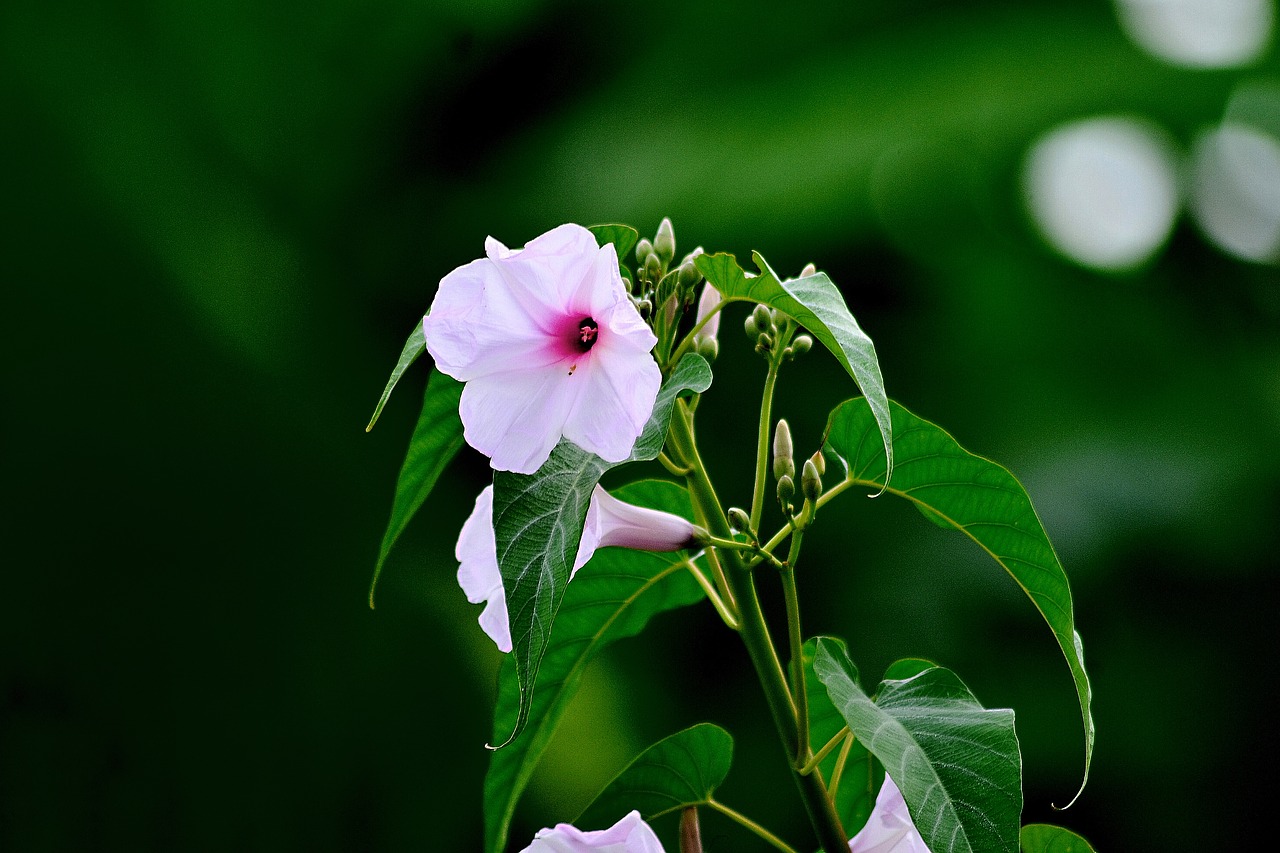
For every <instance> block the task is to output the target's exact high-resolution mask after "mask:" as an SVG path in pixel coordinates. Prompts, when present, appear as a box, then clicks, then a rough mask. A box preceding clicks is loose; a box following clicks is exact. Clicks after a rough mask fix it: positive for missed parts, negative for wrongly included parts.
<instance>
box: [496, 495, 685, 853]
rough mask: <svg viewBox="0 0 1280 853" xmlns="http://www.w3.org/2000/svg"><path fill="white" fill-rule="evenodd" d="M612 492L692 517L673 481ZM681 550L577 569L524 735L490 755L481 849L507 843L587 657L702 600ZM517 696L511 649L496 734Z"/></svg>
mask: <svg viewBox="0 0 1280 853" xmlns="http://www.w3.org/2000/svg"><path fill="white" fill-rule="evenodd" d="M613 494H614V495H615V496H616V497H618V498H619V499H621V500H625V501H627V502H628V503H633V504H636V505H638V506H647V507H652V508H655V509H662V510H665V511H666V512H673V513H676V514H677V515H682V516H684V517H685V518H690V519H691V518H693V509H692V507H691V505H690V502H689V495H688V493H687V492H686V491H685V490H684V489H683V488H681V487H679V486H677V485H675V484H674V483H669V482H665V481H661V480H645V481H642V482H639V483H633V484H631V485H629V486H625V487H623V488H622V489H619V490H618V491H616V492H614V493H613ZM686 557H687V555H686V554H684V553H683V552H677V553H674V554H654V553H649V552H647V551H629V550H626V549H623V548H603V549H601V550H600V551H597V552H596V555H595V557H593V558H592V560H591V562H589V563H587V565H586V566H584V567H583V568H582V569H580V570H579V571H578V573H577V574H576V575H575V576H574V578H573V583H571V584H569V587H568V589H566V590H565V594H564V602H563V604H562V605H561V608H560V613H559V615H558V617H557V619H556V629H555V632H554V633H553V634H552V636H551V642H550V643H549V644H548V646H547V651H546V656H545V657H544V658H543V659H542V666H541V667H540V668H539V670H538V679H537V682H536V683H535V684H534V685H533V693H532V696H533V698H532V706H531V708H530V709H529V720H530V722H529V727H528V728H527V729H526V730H525V732H524V736H523V737H521V738H519V739H518V740H516V741H515V742H514V743H511V744H510V745H508V746H507V747H505V748H504V749H500V750H497V751H496V752H493V753H491V754H490V757H489V772H488V773H487V774H486V776H485V780H484V828H485V849H486V850H488V851H490V853H501V851H502V850H503V849H504V848H505V847H506V843H507V833H508V830H509V828H510V824H511V815H512V813H513V812H514V810H515V806H516V802H517V801H518V800H519V799H520V795H521V794H522V793H523V792H524V789H525V787H526V786H527V785H528V783H529V777H530V776H531V775H532V774H533V770H534V768H535V767H536V766H537V763H538V760H539V759H540V758H541V757H542V753H543V752H544V751H545V750H546V748H547V744H548V743H549V742H550V741H551V737H552V735H553V734H554V733H555V730H556V727H557V726H558V725H559V723H560V718H561V716H562V715H563V713H564V710H565V708H566V707H568V705H569V701H570V700H571V699H572V698H573V696H574V695H575V694H576V693H577V691H578V686H579V684H580V682H581V680H582V674H583V672H584V671H585V670H586V667H587V664H588V663H590V661H591V660H592V659H593V658H594V657H595V656H596V654H597V653H598V652H599V651H600V650H601V649H603V648H605V647H606V646H608V645H609V644H611V643H613V642H615V641H617V640H620V639H622V638H624V637H631V636H635V635H636V634H639V633H640V632H641V631H642V630H644V627H645V626H646V625H647V624H648V623H649V620H650V619H651V618H653V617H654V616H655V615H656V614H658V613H662V612H664V611H667V610H672V609H675V608H677V607H684V606H686V605H689V604H693V603H695V602H697V601H699V600H701V599H702V597H703V593H702V588H701V587H700V586H698V583H697V581H695V580H694V579H693V576H692V575H691V574H690V573H689V572H687V571H685V570H684V569H685V560H686ZM520 696H521V690H520V683H519V679H518V678H517V676H516V667H515V660H514V659H512V658H511V657H510V656H508V658H507V659H506V660H504V661H503V663H502V670H501V672H500V673H499V676H498V701H497V707H496V708H495V709H494V715H493V716H494V719H493V733H494V740H495V741H496V740H497V739H499V738H502V737H505V736H506V735H507V733H508V732H510V731H512V730H514V729H515V726H516V720H517V719H518V718H519V717H520V715H521V708H520Z"/></svg>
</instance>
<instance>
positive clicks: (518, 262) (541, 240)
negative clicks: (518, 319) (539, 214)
mask: <svg viewBox="0 0 1280 853" xmlns="http://www.w3.org/2000/svg"><path fill="white" fill-rule="evenodd" d="M599 253H600V248H599V247H598V246H597V245H596V238H595V237H594V236H593V235H592V234H591V232H590V231H588V230H587V229H585V228H583V227H582V226H581V225H573V224H571V223H570V224H565V225H561V226H559V227H558V228H553V229H551V230H550V231H548V232H547V233H545V234H542V235H540V236H538V237H535V238H534V239H532V240H530V241H529V242H528V243H527V244H525V247H524V248H523V249H520V250H519V251H516V252H511V253H510V254H509V255H507V257H505V258H504V259H503V260H501V261H500V262H499V263H500V265H501V266H502V268H503V271H504V273H505V274H507V276H508V278H509V280H511V279H513V280H516V281H519V282H521V283H522V284H523V286H524V288H525V291H526V292H527V294H528V296H529V297H531V298H533V299H535V300H537V301H538V302H540V303H541V304H542V305H543V306H544V307H545V308H546V309H547V310H550V311H554V312H563V311H564V310H565V309H566V308H568V307H570V306H571V305H572V303H573V297H574V294H576V293H577V292H578V290H579V288H580V287H581V285H582V282H583V281H584V280H585V279H587V278H588V277H589V276H590V275H591V274H592V272H593V270H594V264H595V260H596V256H597V255H598V254H599ZM614 274H615V275H619V273H618V272H617V256H616V255H615V259H614ZM619 283H621V277H620V275H619Z"/></svg>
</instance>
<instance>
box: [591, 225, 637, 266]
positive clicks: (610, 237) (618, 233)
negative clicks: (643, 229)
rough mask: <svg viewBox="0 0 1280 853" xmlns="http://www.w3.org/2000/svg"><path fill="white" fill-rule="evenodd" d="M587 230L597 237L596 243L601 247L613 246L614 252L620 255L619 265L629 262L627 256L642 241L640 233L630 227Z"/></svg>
mask: <svg viewBox="0 0 1280 853" xmlns="http://www.w3.org/2000/svg"><path fill="white" fill-rule="evenodd" d="M587 230H588V231H590V232H591V233H592V235H593V236H595V238H596V243H598V244H600V245H601V246H605V245H607V244H609V243H612V244H613V248H614V251H616V252H617V253H618V263H619V264H625V263H626V262H627V260H626V259H627V255H629V254H630V253H631V250H632V249H634V248H635V245H636V242H637V241H638V240H639V239H640V233H639V232H638V231H636V229H634V228H632V227H631V226H630V225H592V226H590V227H588V228H587Z"/></svg>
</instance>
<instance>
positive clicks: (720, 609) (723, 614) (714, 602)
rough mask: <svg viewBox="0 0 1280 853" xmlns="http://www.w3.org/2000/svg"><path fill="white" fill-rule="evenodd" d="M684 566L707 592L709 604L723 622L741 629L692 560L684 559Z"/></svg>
mask: <svg viewBox="0 0 1280 853" xmlns="http://www.w3.org/2000/svg"><path fill="white" fill-rule="evenodd" d="M684 567H685V568H686V569H688V570H689V573H690V574H691V575H693V579H694V580H696V581H697V582H698V586H700V587H702V591H703V592H705V593H706V594H707V598H708V599H709V600H710V601H711V606H712V607H714V608H715V609H716V613H719V614H720V618H721V619H723V620H724V624H726V625H728V626H729V628H730V629H732V630H734V631H740V630H742V624H741V623H740V622H739V621H738V617H737V616H735V615H734V614H733V613H732V612H731V611H730V610H729V608H728V607H727V606H726V605H725V603H724V600H723V599H721V598H720V593H719V591H718V590H716V587H715V584H713V583H712V582H711V581H710V579H708V578H707V576H706V575H704V574H703V573H702V570H701V569H699V568H698V567H697V566H695V565H694V564H693V561H692V560H685V561H684Z"/></svg>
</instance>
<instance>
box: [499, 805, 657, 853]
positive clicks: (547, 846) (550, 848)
mask: <svg viewBox="0 0 1280 853" xmlns="http://www.w3.org/2000/svg"><path fill="white" fill-rule="evenodd" d="M590 851H599V853H664V851H663V849H662V842H660V841H658V836H657V835H655V834H654V832H653V830H652V829H651V828H650V827H649V824H647V823H645V822H644V821H643V820H641V818H640V812H637V811H633V812H631V813H630V814H629V815H627V816H626V817H624V818H623V819H622V820H620V821H618V822H617V823H615V824H614V825H613V826H611V827H609V828H608V829H598V830H595V831H594V832H583V831H582V830H580V829H577V828H575V827H572V826H570V825H569V824H567V823H558V824H556V825H555V827H553V828H551V829H540V830H538V834H537V835H535V836H534V837H533V843H532V844H530V845H529V846H528V847H526V848H524V850H522V851H521V853H590Z"/></svg>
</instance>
